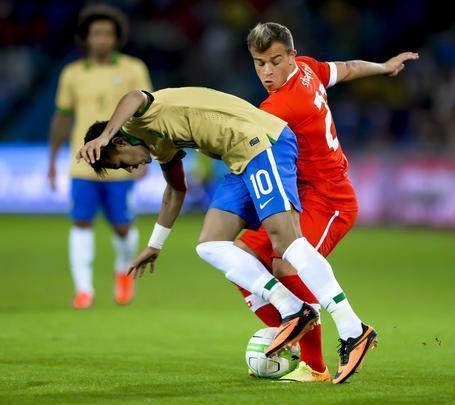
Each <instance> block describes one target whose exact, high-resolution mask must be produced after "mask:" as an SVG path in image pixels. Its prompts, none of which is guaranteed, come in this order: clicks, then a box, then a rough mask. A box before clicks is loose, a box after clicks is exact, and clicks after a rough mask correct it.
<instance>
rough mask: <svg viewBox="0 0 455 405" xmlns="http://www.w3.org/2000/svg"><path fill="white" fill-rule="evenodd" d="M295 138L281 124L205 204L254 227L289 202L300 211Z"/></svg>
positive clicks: (279, 210) (284, 207)
mask: <svg viewBox="0 0 455 405" xmlns="http://www.w3.org/2000/svg"><path fill="white" fill-rule="evenodd" d="M296 161H297V141H296V138H295V135H294V133H293V132H292V131H291V130H290V129H289V127H285V128H284V129H283V131H282V132H281V134H280V137H279V138H278V140H277V142H276V143H275V144H273V145H272V147H271V148H269V149H267V150H265V151H264V152H262V153H260V154H259V155H257V156H256V157H254V158H253V159H252V160H251V161H250V163H248V166H247V167H246V169H245V171H244V172H243V173H242V174H233V173H229V174H227V175H226V176H225V177H224V180H223V182H222V183H221V184H220V186H219V187H218V189H217V190H216V192H215V196H214V197H213V201H212V203H211V204H210V207H209V208H217V209H219V210H222V211H228V212H232V213H233V214H236V215H238V216H239V217H241V218H243V219H244V220H245V221H246V222H247V228H250V229H258V228H259V227H260V225H261V223H262V221H263V220H264V219H266V218H267V217H269V216H271V215H273V214H277V213H279V212H283V211H289V210H290V209H291V205H292V206H293V207H294V208H295V209H296V210H297V211H299V212H300V211H302V207H301V205H300V199H299V194H298V191H297V166H296Z"/></svg>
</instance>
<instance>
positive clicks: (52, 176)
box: [47, 162, 57, 191]
mask: <svg viewBox="0 0 455 405" xmlns="http://www.w3.org/2000/svg"><path fill="white" fill-rule="evenodd" d="M47 180H48V181H49V187H50V188H51V190H52V191H55V190H57V169H56V167H55V162H51V163H50V164H49V169H48V170H47Z"/></svg>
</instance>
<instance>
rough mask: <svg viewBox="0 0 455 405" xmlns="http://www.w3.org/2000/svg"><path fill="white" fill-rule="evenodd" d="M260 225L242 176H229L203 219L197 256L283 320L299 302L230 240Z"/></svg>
mask: <svg viewBox="0 0 455 405" xmlns="http://www.w3.org/2000/svg"><path fill="white" fill-rule="evenodd" d="M247 224H256V225H257V226H258V225H259V223H258V219H257V215H256V212H255V209H254V206H253V205H252V201H251V198H250V196H249V191H248V189H247V188H246V187H245V184H244V182H243V180H242V178H241V176H236V175H233V174H229V175H227V176H226V177H225V179H224V181H223V183H222V184H221V185H220V186H219V187H218V190H217V192H216V194H215V196H214V199H213V202H212V204H211V208H210V209H209V211H208V212H207V215H206V217H205V219H204V224H203V227H202V231H201V235H200V238H199V244H198V246H197V249H196V250H197V252H198V254H199V256H200V257H201V258H202V259H204V260H205V261H207V262H208V263H210V264H211V265H212V266H214V267H215V268H217V269H219V270H221V271H222V272H223V273H224V274H225V275H226V278H227V279H228V280H230V281H232V282H233V283H235V284H237V285H239V286H240V287H242V288H244V289H246V290H248V291H251V292H252V293H253V294H255V295H257V296H259V297H261V298H262V299H264V300H267V301H271V302H272V303H273V304H274V305H275V306H276V307H277V309H278V310H279V312H280V314H281V316H282V317H286V316H288V315H289V314H293V313H295V312H296V311H298V310H299V309H300V308H301V307H302V302H301V301H300V300H299V299H298V298H297V297H295V296H294V295H293V294H291V293H290V292H289V291H288V290H287V289H286V288H285V287H284V286H283V285H282V284H281V283H279V282H278V280H276V279H275V278H274V277H273V275H272V274H270V272H268V271H267V269H266V268H265V267H264V265H263V264H262V263H261V262H260V261H259V260H257V259H256V258H255V257H254V256H252V255H250V254H248V253H247V252H245V251H243V250H242V249H240V248H238V247H237V246H235V245H234V242H233V240H234V239H235V237H236V236H237V235H238V233H239V232H240V231H241V230H242V229H243V228H244V227H245V226H246V225H247Z"/></svg>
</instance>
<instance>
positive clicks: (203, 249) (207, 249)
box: [196, 242, 216, 263]
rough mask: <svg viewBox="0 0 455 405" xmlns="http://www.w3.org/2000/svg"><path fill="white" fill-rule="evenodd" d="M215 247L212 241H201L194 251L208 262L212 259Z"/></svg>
mask: <svg viewBox="0 0 455 405" xmlns="http://www.w3.org/2000/svg"><path fill="white" fill-rule="evenodd" d="M215 251H216V249H215V246H214V244H213V242H201V243H199V244H198V245H197V246H196V252H197V254H198V255H199V257H200V258H201V259H202V260H205V261H206V262H208V263H212V262H213V261H214V257H215V255H216V252H215Z"/></svg>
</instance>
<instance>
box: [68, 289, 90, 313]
mask: <svg viewBox="0 0 455 405" xmlns="http://www.w3.org/2000/svg"><path fill="white" fill-rule="evenodd" d="M93 300H94V296H93V294H90V293H88V292H85V291H79V292H78V293H77V294H76V295H75V296H74V298H73V302H72V303H71V306H72V307H73V308H75V309H88V308H90V307H91V306H92V305H93Z"/></svg>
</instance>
